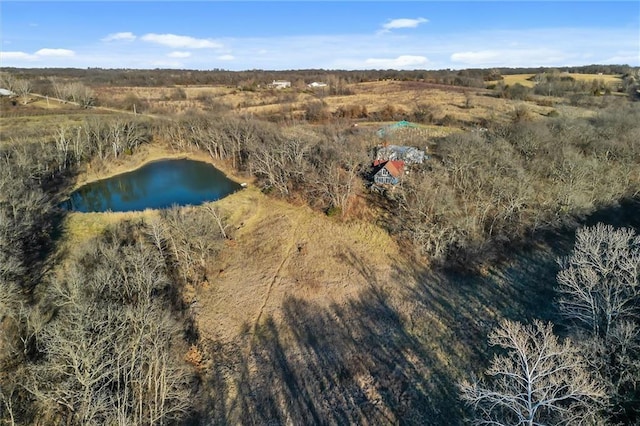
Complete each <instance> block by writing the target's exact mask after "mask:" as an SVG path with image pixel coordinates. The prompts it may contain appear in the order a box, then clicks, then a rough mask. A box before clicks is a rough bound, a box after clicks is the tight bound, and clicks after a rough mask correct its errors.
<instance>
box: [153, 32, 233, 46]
mask: <svg viewBox="0 0 640 426" xmlns="http://www.w3.org/2000/svg"><path fill="white" fill-rule="evenodd" d="M141 39H142V40H144V41H148V42H151V43H157V44H160V45H163V46H167V47H171V48H174V49H219V48H221V47H222V44H220V43H218V42H216V41H213V40H210V39H203V38H193V37H189V36H182V35H176V34H154V33H149V34H145V35H143V36H142V37H141Z"/></svg>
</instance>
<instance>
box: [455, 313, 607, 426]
mask: <svg viewBox="0 0 640 426" xmlns="http://www.w3.org/2000/svg"><path fill="white" fill-rule="evenodd" d="M489 342H490V344H491V345H492V346H498V347H500V348H502V349H503V350H505V351H506V352H505V353H504V355H496V356H495V357H494V358H493V360H492V362H491V367H489V369H488V370H487V372H486V375H487V376H488V377H489V380H488V381H474V382H469V381H464V382H462V383H461V384H460V389H461V392H462V399H463V400H464V401H465V402H466V403H467V404H469V405H470V406H471V407H472V408H473V409H474V411H475V415H476V417H475V418H474V419H473V423H474V424H490V425H502V424H511V425H530V426H533V425H542V424H585V423H589V424H593V423H594V422H597V413H598V410H599V408H600V406H601V403H602V401H603V400H604V398H605V392H604V388H603V387H602V386H601V385H599V384H598V383H597V382H596V381H595V380H594V379H593V378H592V377H591V375H590V374H589V372H588V370H587V369H586V363H585V360H584V358H583V357H582V356H581V354H580V352H579V347H578V346H575V345H574V344H573V343H572V342H570V341H569V340H565V341H564V342H559V341H558V338H557V337H556V336H555V335H554V334H553V330H552V324H551V323H548V324H543V323H542V322H540V321H537V320H536V321H535V322H534V323H533V325H531V326H526V325H523V324H521V323H518V322H514V321H509V320H505V321H503V322H502V323H501V326H500V327H499V328H498V329H496V330H495V331H494V332H493V333H492V334H491V335H490V336H489Z"/></svg>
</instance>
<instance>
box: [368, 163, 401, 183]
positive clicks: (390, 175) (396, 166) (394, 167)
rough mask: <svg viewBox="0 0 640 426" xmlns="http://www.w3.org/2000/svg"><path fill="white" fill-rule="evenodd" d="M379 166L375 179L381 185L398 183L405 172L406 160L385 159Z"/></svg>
mask: <svg viewBox="0 0 640 426" xmlns="http://www.w3.org/2000/svg"><path fill="white" fill-rule="evenodd" d="M374 164H375V163H374ZM378 167H379V169H378V170H377V171H376V173H375V174H374V175H373V181H374V182H375V183H377V184H379V185H384V184H388V185H397V184H398V183H399V182H400V178H401V177H402V174H403V173H404V161H393V160H392V161H385V162H382V163H378Z"/></svg>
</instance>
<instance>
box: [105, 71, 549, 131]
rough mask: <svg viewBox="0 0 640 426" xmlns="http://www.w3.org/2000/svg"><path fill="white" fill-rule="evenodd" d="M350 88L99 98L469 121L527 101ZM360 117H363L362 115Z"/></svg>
mask: <svg viewBox="0 0 640 426" xmlns="http://www.w3.org/2000/svg"><path fill="white" fill-rule="evenodd" d="M509 77H511V76H509ZM178 90H182V91H183V96H185V98H184V99H175V98H172V96H174V95H173V94H174V93H176V91H178ZM348 90H349V91H350V92H351V93H352V94H350V95H341V96H338V95H331V96H329V95H323V94H322V93H321V92H315V93H314V92H310V91H299V90H296V89H284V90H273V89H256V90H255V91H242V90H240V89H237V88H231V87H223V86H209V87H203V86H198V87H181V88H177V87H176V88H149V87H119V88H103V89H100V91H99V92H98V97H99V98H100V99H109V101H110V102H112V103H119V102H120V103H121V102H124V100H125V99H126V98H127V96H131V95H135V96H136V97H137V98H138V99H139V100H142V101H144V102H146V105H147V107H146V112H149V113H151V114H157V115H167V114H180V113H184V112H187V111H198V110H204V111H207V110H211V109H212V108H213V109H214V110H216V109H217V108H223V110H233V111H235V112H237V113H240V114H251V115H256V116H265V117H268V116H274V115H281V116H286V117H297V118H302V117H304V111H305V107H306V106H307V105H308V104H310V103H313V102H320V101H321V102H324V103H325V108H326V110H327V111H329V112H335V111H336V110H338V108H349V107H365V108H366V110H367V112H368V113H369V114H371V113H375V112H379V111H382V110H384V109H385V108H389V107H393V109H394V110H395V111H396V112H397V113H399V114H402V113H406V114H411V113H413V111H415V110H416V108H418V107H422V108H423V109H424V108H426V110H427V111H429V112H430V113H432V115H433V119H434V120H442V119H444V118H445V117H447V119H449V120H453V121H459V122H463V123H469V124H474V123H479V122H481V121H482V120H487V119H489V120H493V121H508V120H510V119H511V115H512V114H513V111H514V110H515V108H516V107H518V106H520V105H522V103H523V102H522V101H512V100H508V99H497V98H495V97H493V96H491V91H488V90H485V89H477V88H461V87H453V86H444V85H436V84H429V83H424V82H402V81H376V82H365V83H358V84H353V85H349V86H348ZM467 100H468V103H467ZM467 104H469V107H468V106H467ZM526 105H527V107H528V108H529V110H530V112H531V115H532V117H533V118H536V117H542V116H545V115H546V114H548V113H549V112H550V111H551V110H553V109H554V108H553V106H546V105H542V106H541V105H539V104H538V103H536V102H526ZM356 121H358V122H362V120H356Z"/></svg>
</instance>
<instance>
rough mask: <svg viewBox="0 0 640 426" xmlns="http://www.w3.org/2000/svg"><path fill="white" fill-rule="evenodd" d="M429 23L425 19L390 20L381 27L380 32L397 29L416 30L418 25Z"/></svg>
mask: <svg viewBox="0 0 640 426" xmlns="http://www.w3.org/2000/svg"><path fill="white" fill-rule="evenodd" d="M426 22H429V20H428V19H425V18H416V19H409V18H400V19H391V20H389V22H387V23H385V24H383V25H382V30H381V32H389V31H391V30H395V29H398V28H416V27H417V26H418V25H420V24H424V23H426Z"/></svg>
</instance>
